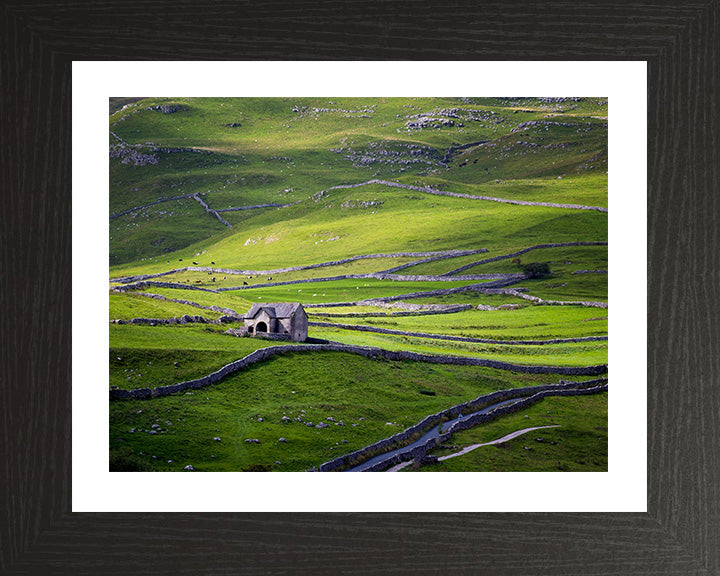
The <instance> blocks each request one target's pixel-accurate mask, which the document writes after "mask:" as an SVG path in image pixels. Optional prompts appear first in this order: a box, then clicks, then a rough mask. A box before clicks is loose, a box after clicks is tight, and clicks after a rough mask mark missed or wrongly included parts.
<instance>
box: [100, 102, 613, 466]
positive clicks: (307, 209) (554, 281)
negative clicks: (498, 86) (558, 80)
mask: <svg viewBox="0 0 720 576" xmlns="http://www.w3.org/2000/svg"><path fill="white" fill-rule="evenodd" d="M114 104H115V105H114ZM110 112H111V114H110V135H109V145H110V214H109V215H108V216H109V219H110V239H109V241H110V262H109V264H110V268H109V290H110V297H109V320H110V322H111V324H110V350H109V354H110V360H111V362H110V375H109V385H110V389H111V390H110V392H111V398H114V397H118V398H119V397H121V396H122V394H121V392H122V391H123V390H127V391H131V392H132V391H135V392H137V391H142V390H145V389H147V390H153V389H157V388H158V387H163V386H168V385H173V384H178V383H181V382H192V381H195V380H196V379H200V378H202V377H204V376H206V375H208V374H211V373H213V372H216V371H218V370H220V369H221V368H223V366H229V365H231V364H233V363H234V362H235V361H237V360H239V359H241V358H244V357H251V356H252V353H254V352H255V351H256V350H261V349H264V348H270V347H276V346H289V345H297V343H295V342H285V341H278V340H269V339H265V338H262V337H236V336H235V335H233V334H231V333H228V329H230V330H231V332H232V330H235V334H237V330H238V329H239V328H241V327H242V315H243V314H245V313H246V312H247V311H248V310H249V308H250V306H251V305H252V304H254V303H261V304H262V303H272V302H300V303H301V304H302V305H303V306H304V307H305V310H306V312H307V313H308V319H309V329H308V341H307V344H313V343H315V344H317V343H337V349H336V351H319V349H315V348H312V347H309V348H306V349H305V351H302V350H299V351H295V352H289V353H287V354H281V355H274V356H271V357H267V358H264V357H263V358H264V359H262V360H261V361H257V362H256V361H254V360H253V361H252V362H250V364H248V365H247V366H243V367H242V368H241V369H239V371H233V372H232V373H231V374H229V375H228V376H226V377H224V378H222V379H220V381H219V382H218V383H215V384H213V385H211V386H208V387H202V388H192V387H190V388H183V391H181V392H177V393H174V394H170V395H167V396H163V397H152V396H151V397H148V398H145V399H140V397H139V396H138V397H137V398H136V399H131V400H111V402H110V438H109V442H110V468H111V470H178V471H182V470H186V469H192V470H196V471H203V470H281V471H302V470H310V469H318V468H320V466H321V465H322V464H323V463H326V462H328V461H331V460H333V459H336V458H338V457H342V456H343V455H344V454H350V453H351V452H357V451H360V452H362V451H363V449H364V447H367V446H370V445H373V444H375V443H377V442H381V441H383V439H385V438H389V437H390V436H393V435H394V434H398V433H400V432H402V431H403V430H406V429H408V428H411V427H413V426H415V425H416V424H418V423H420V422H421V421H424V419H425V418H426V417H428V416H429V415H432V414H436V413H440V412H442V411H444V410H448V409H450V408H451V407H453V406H457V405H461V404H462V403H467V402H469V401H472V400H473V399H475V398H478V397H479V396H481V395H483V394H489V393H492V392H494V391H498V390H508V389H513V388H518V387H528V386H539V385H544V384H551V383H557V382H558V381H559V380H560V378H561V377H562V379H564V380H573V379H582V378H587V376H586V374H590V373H592V374H596V375H597V374H599V375H603V374H606V372H607V366H606V365H607V354H608V339H607V336H608V291H607V280H608V246H607V240H608V227H607V220H608V211H607V206H608V202H607V199H608V191H607V178H608V166H607V120H604V119H602V118H606V117H607V101H606V100H605V99H602V98H581V99H578V98H552V99H548V98H523V99H519V98H518V99H511V98H422V99H420V98H377V99H360V98H285V99H282V98H254V99H253V98H146V99H134V98H123V99H118V102H116V103H113V102H111V106H110ZM356 347H359V348H358V349H359V350H360V351H361V352H362V353H361V354H358V353H356V352H355V349H356ZM287 350H290V349H289V348H288V349H287ZM398 354H399V356H398ZM468 362H470V363H469V364H468ZM473 363H474V364H473ZM568 370H570V371H574V372H575V375H568V374H567V372H568ZM583 374H585V376H583ZM606 397H607V392H606V391H598V393H597V394H594V395H592V396H579V397H577V398H576V397H573V396H565V397H562V399H554V400H553V399H549V398H546V399H543V400H541V401H540V403H539V404H536V405H535V407H533V408H531V409H530V408H528V409H527V410H535V411H538V410H541V407H542V406H543V405H544V404H549V403H551V402H556V403H557V406H558V407H560V406H561V407H562V409H561V410H560V408H558V414H557V417H556V418H555V419H554V420H553V425H557V426H558V428H553V430H557V431H559V430H562V432H552V434H555V435H559V436H557V438H558V439H559V440H558V442H557V443H556V444H560V443H563V444H564V445H565V444H567V445H568V446H570V447H573V446H575V447H577V449H575V448H572V449H567V450H566V449H564V448H563V449H562V450H560V449H558V450H557V451H556V452H553V450H554V448H552V449H551V448H550V446H555V445H548V446H545V445H543V450H544V451H538V450H526V451H524V452H523V453H521V456H522V457H516V456H512V457H510V456H508V457H507V458H500V459H497V458H496V459H493V460H492V461H490V460H488V459H487V458H486V457H484V456H482V457H481V456H478V454H480V453H481V452H480V450H482V449H478V450H477V451H473V452H472V454H475V453H476V452H477V454H476V455H474V456H471V455H470V453H468V455H467V456H465V455H463V456H458V457H456V458H452V459H443V460H442V464H434V463H433V462H434V459H433V458H432V456H433V455H437V454H439V455H440V456H447V455H448V454H449V453H450V452H452V449H455V448H456V449H457V450H462V449H463V448H464V447H466V446H468V445H470V444H471V443H472V442H475V441H476V440H477V439H478V438H481V439H485V438H489V439H491V440H492V439H493V438H490V436H493V434H495V432H496V431H497V432H498V434H499V436H496V437H495V438H499V437H500V436H502V434H500V433H501V432H502V433H510V432H512V430H510V428H512V427H513V426H514V425H515V424H512V425H511V424H509V423H513V422H516V421H518V426H520V422H519V420H518V418H523V416H522V415H523V414H524V413H521V412H518V413H517V414H516V415H508V416H503V417H502V418H499V419H498V420H496V421H495V422H494V423H491V422H488V423H484V424H480V425H478V426H476V427H474V428H472V429H471V430H468V431H464V432H458V433H457V438H458V440H457V441H456V442H453V441H448V442H446V445H447V446H451V447H454V448H452V449H451V448H445V449H444V450H445V452H443V451H442V450H440V451H439V452H438V451H433V450H431V449H430V447H428V449H427V450H426V451H424V452H423V454H416V455H415V460H416V465H414V466H405V467H404V468H402V470H403V471H414V470H423V471H424V470H428V469H437V470H453V471H461V470H502V469H507V470H510V469H512V470H550V469H552V470H578V469H592V470H603V469H607V428H606V422H607V401H606ZM603 399H604V400H603ZM554 405H555V404H553V406H554ZM534 413H535V412H532V414H534ZM538 413H539V412H538ZM533 418H534V417H533ZM584 418H587V419H588V421H590V422H592V423H593V426H582V425H580V424H578V423H579V422H580V421H582V420H583V419H584ZM523 419H524V418H523ZM603 422H605V424H604V425H603V424H602V423H603ZM523 424H524V423H523ZM563 426H565V429H563ZM526 427H527V426H526ZM518 430H519V428H518ZM414 433H415V432H414V428H413V434H414ZM548 434H550V433H548ZM401 435H402V434H401ZM406 436H408V439H406V438H405V437H404V436H403V439H398V440H397V441H398V442H406V441H409V437H410V433H409V432H408V434H406ZM548 437H550V436H548ZM552 437H553V438H555V437H556V436H552ZM398 438H399V437H398ZM281 439H282V440H281ZM560 439H561V441H562V442H561V441H560ZM553 441H554V440H553ZM508 442H510V441H508ZM512 442H515V443H517V442H522V440H517V441H516V440H512ZM546 449H547V450H546ZM493 450H497V448H493ZM425 452H427V455H428V457H427V458H425V460H424V462H425V464H424V465H422V466H421V465H420V461H421V460H422V459H423V456H424V455H425ZM540 452H542V453H540ZM363 454H364V453H363ZM483 454H484V453H483ZM356 457H358V458H364V457H365V455H360V456H358V455H356ZM553 459H555V460H553ZM446 460H447V463H445V461H446ZM551 460H552V462H551ZM428 462H430V463H428ZM433 466H435V468H433ZM186 467H190V468H186ZM326 468H327V467H325V468H323V469H326Z"/></svg>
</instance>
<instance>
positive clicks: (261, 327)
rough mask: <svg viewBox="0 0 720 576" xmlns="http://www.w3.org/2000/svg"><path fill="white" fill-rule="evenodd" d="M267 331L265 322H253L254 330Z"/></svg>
mask: <svg viewBox="0 0 720 576" xmlns="http://www.w3.org/2000/svg"><path fill="white" fill-rule="evenodd" d="M267 331H268V328H267V324H265V322H258V323H257V324H255V332H267Z"/></svg>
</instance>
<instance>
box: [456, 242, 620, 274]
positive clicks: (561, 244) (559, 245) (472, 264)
mask: <svg viewBox="0 0 720 576" xmlns="http://www.w3.org/2000/svg"><path fill="white" fill-rule="evenodd" d="M565 246H607V242H556V243H552V244H538V245H536V246H530V247H529V248H523V249H522V250H518V251H517V252H513V253H512V254H503V255H502V256H494V257H493V258H486V259H485V260H478V261H477V262H470V264H466V265H465V266H460V267H459V268H455V270H450V272H445V274H444V275H445V276H451V275H453V274H459V273H460V272H464V271H465V270H469V269H470V268H474V267H475V266H479V265H480V264H487V263H488V262H497V261H498V260H506V259H508V258H517V257H518V256H521V255H523V254H525V253H527V252H530V251H531V250H538V249H540V248H563V247H565Z"/></svg>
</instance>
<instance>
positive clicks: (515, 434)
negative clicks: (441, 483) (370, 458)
mask: <svg viewBox="0 0 720 576" xmlns="http://www.w3.org/2000/svg"><path fill="white" fill-rule="evenodd" d="M559 426H560V424H552V425H550V426H535V427H533V428H523V429H522V430H516V431H515V432H511V433H510V434H506V435H505V436H503V437H502V438H497V439H496V440H491V441H490V442H484V443H482V444H473V445H472V446H467V447H465V448H463V449H462V450H460V452H455V453H454V454H448V455H447V456H440V457H439V458H438V462H442V461H443V460H447V459H449V458H455V457H456V456H462V455H463V454H467V453H468V452H472V451H473V450H475V449H476V448H480V447H481V446H492V445H494V444H502V443H503V442H508V441H510V440H512V439H513V438H517V437H518V436H522V435H523V434H527V433H528V432H532V431H533V430H542V429H543V428H558V427H559ZM411 464H412V460H410V461H409V462H401V463H400V464H396V465H395V466H393V467H392V468H390V469H388V470H387V471H388V472H398V471H399V470H402V469H403V468H406V467H407V466H410V465H411Z"/></svg>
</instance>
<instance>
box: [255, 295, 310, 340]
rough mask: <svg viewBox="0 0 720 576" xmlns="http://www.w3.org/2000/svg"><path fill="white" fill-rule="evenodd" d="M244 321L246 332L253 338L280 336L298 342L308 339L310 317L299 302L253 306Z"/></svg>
mask: <svg viewBox="0 0 720 576" xmlns="http://www.w3.org/2000/svg"><path fill="white" fill-rule="evenodd" d="M243 319H244V325H245V330H247V333H248V334H250V335H251V336H255V335H256V334H279V335H281V336H287V337H288V338H291V339H292V340H295V341H297V342H304V341H305V340H306V339H307V335H308V317H307V314H306V313H305V309H304V308H303V307H302V304H299V303H297V302H296V303H292V302H283V303H279V304H253V305H252V307H251V308H250V310H249V311H248V312H247V314H245V316H244V318H243Z"/></svg>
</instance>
